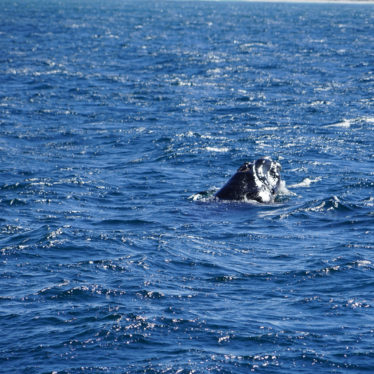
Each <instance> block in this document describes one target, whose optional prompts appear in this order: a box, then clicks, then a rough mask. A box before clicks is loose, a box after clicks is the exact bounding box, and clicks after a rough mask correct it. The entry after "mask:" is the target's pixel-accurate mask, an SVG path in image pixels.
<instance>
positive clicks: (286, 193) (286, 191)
mask: <svg viewBox="0 0 374 374" xmlns="http://www.w3.org/2000/svg"><path fill="white" fill-rule="evenodd" d="M278 194H279V195H281V196H296V194H295V193H294V192H292V191H290V190H289V189H288V188H287V186H286V182H285V181H283V180H281V182H280V185H279V190H278Z"/></svg>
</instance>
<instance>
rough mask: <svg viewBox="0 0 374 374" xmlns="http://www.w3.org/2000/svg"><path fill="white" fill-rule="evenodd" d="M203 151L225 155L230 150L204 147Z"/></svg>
mask: <svg viewBox="0 0 374 374" xmlns="http://www.w3.org/2000/svg"><path fill="white" fill-rule="evenodd" d="M205 149H206V150H207V151H209V152H220V153H225V152H228V151H229V150H230V149H229V148H228V147H206V148H205Z"/></svg>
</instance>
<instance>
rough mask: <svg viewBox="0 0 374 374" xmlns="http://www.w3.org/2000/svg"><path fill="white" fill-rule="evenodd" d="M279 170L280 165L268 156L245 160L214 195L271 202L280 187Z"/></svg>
mask: <svg viewBox="0 0 374 374" xmlns="http://www.w3.org/2000/svg"><path fill="white" fill-rule="evenodd" d="M280 171H281V165H280V164H279V163H278V162H275V161H273V160H272V159H271V158H270V157H264V158H260V159H258V160H256V161H255V162H254V163H249V162H245V163H244V164H243V165H242V166H240V168H239V169H238V170H237V172H236V173H235V174H234V175H233V176H232V177H231V178H230V180H229V181H228V182H227V183H226V184H225V185H224V186H223V187H222V188H221V189H220V190H219V191H218V192H217V193H216V195H215V196H216V197H217V198H219V199H222V200H238V201H240V200H255V201H258V202H260V203H271V202H273V201H274V198H275V197H276V195H277V193H278V190H279V187H280V182H281V177H280Z"/></svg>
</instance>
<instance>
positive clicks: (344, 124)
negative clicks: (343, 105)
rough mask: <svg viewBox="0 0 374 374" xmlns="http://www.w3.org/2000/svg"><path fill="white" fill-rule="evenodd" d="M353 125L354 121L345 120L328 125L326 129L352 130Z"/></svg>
mask: <svg viewBox="0 0 374 374" xmlns="http://www.w3.org/2000/svg"><path fill="white" fill-rule="evenodd" d="M352 123H353V120H349V119H344V120H343V121H341V122H337V123H333V124H332V125H327V126H325V127H341V128H346V129H348V128H350V127H351V125H352Z"/></svg>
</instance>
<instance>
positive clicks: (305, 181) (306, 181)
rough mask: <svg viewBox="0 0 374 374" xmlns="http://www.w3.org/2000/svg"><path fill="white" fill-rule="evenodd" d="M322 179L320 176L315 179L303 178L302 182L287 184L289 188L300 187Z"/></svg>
mask: <svg viewBox="0 0 374 374" xmlns="http://www.w3.org/2000/svg"><path fill="white" fill-rule="evenodd" d="M321 179H322V177H317V178H315V179H310V178H305V179H304V180H303V181H302V182H300V183H296V184H292V185H291V186H289V187H290V188H301V187H309V186H310V185H311V184H312V183H316V182H319V181H320V180H321Z"/></svg>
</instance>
